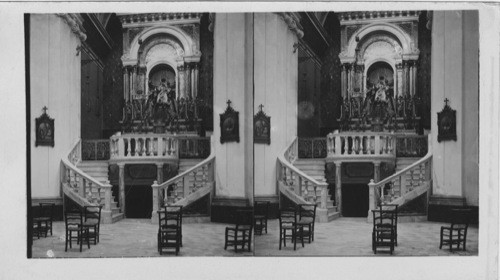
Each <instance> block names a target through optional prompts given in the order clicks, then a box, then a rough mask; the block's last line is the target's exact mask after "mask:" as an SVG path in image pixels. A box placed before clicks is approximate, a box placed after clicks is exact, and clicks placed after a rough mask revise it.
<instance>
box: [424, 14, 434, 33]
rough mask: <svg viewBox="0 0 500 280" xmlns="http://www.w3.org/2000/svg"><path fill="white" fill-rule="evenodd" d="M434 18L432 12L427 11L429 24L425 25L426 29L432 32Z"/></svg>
mask: <svg viewBox="0 0 500 280" xmlns="http://www.w3.org/2000/svg"><path fill="white" fill-rule="evenodd" d="M432 16H433V15H432V11H427V23H426V24H425V27H427V29H429V30H432Z"/></svg>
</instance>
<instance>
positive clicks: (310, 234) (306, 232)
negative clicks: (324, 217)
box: [297, 204, 316, 243]
mask: <svg viewBox="0 0 500 280" xmlns="http://www.w3.org/2000/svg"><path fill="white" fill-rule="evenodd" d="M298 208H299V220H298V221H297V225H298V226H300V227H303V237H307V239H308V241H309V243H311V241H314V222H315V220H316V204H299V205H298Z"/></svg>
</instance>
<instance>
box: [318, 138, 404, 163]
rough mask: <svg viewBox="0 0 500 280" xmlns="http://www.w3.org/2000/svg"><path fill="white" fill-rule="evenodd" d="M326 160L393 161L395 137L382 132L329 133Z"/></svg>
mask: <svg viewBox="0 0 500 280" xmlns="http://www.w3.org/2000/svg"><path fill="white" fill-rule="evenodd" d="M326 147H327V158H328V159H332V160H362V159H372V160H375V159H393V158H395V157H396V136H395V135H394V134H393V133H383V132H342V133H336V132H335V133H334V132H332V133H329V134H328V135H327V137H326Z"/></svg>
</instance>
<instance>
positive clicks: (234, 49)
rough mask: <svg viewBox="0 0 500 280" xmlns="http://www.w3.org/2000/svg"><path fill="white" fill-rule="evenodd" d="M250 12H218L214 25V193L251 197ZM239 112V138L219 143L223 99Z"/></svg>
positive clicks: (217, 194) (233, 196)
mask: <svg viewBox="0 0 500 280" xmlns="http://www.w3.org/2000/svg"><path fill="white" fill-rule="evenodd" d="M252 25H253V21H252V15H251V14H242V13H239V14H238V13H234V14H222V13H221V14H217V15H216V19H215V28H214V135H215V137H217V139H216V145H215V152H216V158H215V160H216V174H215V177H216V191H215V192H216V196H217V197H226V198H247V199H249V200H250V201H253V149H252V147H253V130H252V117H251V116H252V114H253V111H252V103H253V102H252V100H253V86H252V85H253V71H252V68H253V66H252V61H253V57H252V53H253V49H252V45H253V44H252V41H251V40H252V36H253V34H252ZM228 99H229V100H231V102H232V103H231V106H232V107H233V109H234V110H236V111H238V112H239V135H240V142H239V143H237V142H229V143H224V144H221V143H220V140H219V138H220V116H219V114H222V113H223V112H224V111H225V110H226V106H227V104H226V101H227V100H228Z"/></svg>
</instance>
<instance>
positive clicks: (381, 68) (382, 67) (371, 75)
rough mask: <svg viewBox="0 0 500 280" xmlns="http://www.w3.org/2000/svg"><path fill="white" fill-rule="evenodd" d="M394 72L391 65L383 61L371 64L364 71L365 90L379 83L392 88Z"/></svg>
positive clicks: (394, 78)
mask: <svg viewBox="0 0 500 280" xmlns="http://www.w3.org/2000/svg"><path fill="white" fill-rule="evenodd" d="M394 70H395V69H394V68H393V66H392V65H390V64H389V63H387V62H386V61H383V60H380V61H376V62H374V63H372V64H371V65H370V66H369V67H367V69H366V88H370V87H372V86H375V85H377V84H378V83H379V82H381V81H384V83H385V84H386V85H388V86H390V87H393V86H394V82H395V80H396V76H395V73H396V71H394Z"/></svg>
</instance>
